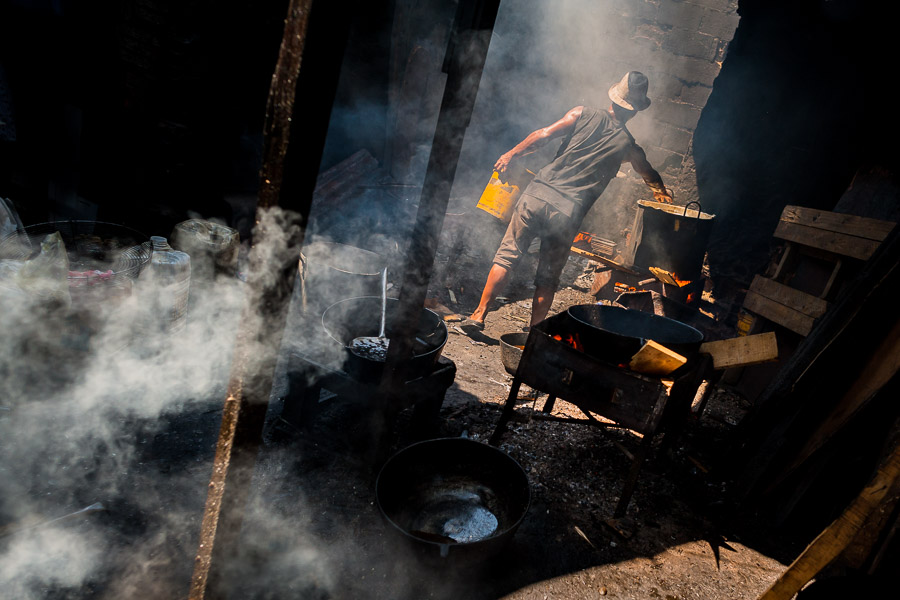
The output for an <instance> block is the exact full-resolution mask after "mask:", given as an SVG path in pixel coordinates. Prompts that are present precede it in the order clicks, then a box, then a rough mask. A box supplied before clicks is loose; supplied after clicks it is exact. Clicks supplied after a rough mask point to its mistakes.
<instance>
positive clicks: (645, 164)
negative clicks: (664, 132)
mask: <svg viewBox="0 0 900 600" xmlns="http://www.w3.org/2000/svg"><path fill="white" fill-rule="evenodd" d="M625 160H626V161H628V162H630V163H631V166H632V167H634V170H635V171H637V172H638V175H640V176H641V177H643V179H644V183H646V184H647V186H648V187H649V188H650V189H651V190H653V199H654V200H656V201H657V202H665V203H667V204H670V203H671V202H672V194H670V193H669V190H667V189H666V186H665V185H664V184H663V180H662V177H660V175H659V172H658V171H657V170H656V169H654V168H653V165H651V164H650V162H649V161H648V160H647V155H646V154H644V149H643V148H641V147H640V146H638V145H637V144H634V145H633V146H632V147H631V150H630V151H629V152H628V154H627V155H626V157H625Z"/></svg>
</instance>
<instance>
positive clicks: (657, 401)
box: [490, 313, 708, 518]
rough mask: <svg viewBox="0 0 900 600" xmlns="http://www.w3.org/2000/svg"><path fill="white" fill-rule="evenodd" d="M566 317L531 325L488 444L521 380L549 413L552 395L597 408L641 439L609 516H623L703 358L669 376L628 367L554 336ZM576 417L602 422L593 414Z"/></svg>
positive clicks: (690, 392)
mask: <svg viewBox="0 0 900 600" xmlns="http://www.w3.org/2000/svg"><path fill="white" fill-rule="evenodd" d="M567 319H568V316H567V315H566V314H565V313H563V314H559V315H556V316H554V317H550V318H549V319H547V320H545V321H543V322H542V323H540V324H538V325H536V326H535V327H534V328H532V330H531V333H530V334H529V336H528V340H527V341H526V342H525V349H524V351H523V352H522V358H521V359H520V361H519V368H518V370H517V371H516V375H515V378H514V379H513V383H512V386H511V389H510V392H509V397H508V398H507V400H506V404H505V405H504V407H503V412H502V413H501V415H500V420H499V422H498V423H497V426H496V428H495V429H494V433H493V434H492V435H491V438H490V443H491V444H492V445H495V446H496V445H497V444H498V443H499V441H500V439H501V437H502V436H503V434H504V432H505V431H506V426H507V424H508V423H509V420H510V419H511V418H512V416H513V412H514V409H515V404H516V399H517V398H518V394H519V388H520V386H521V385H522V384H523V383H524V384H527V385H529V386H531V387H532V388H534V389H537V390H540V391H542V392H544V393H547V394H549V395H550V397H549V399H548V400H547V402H546V404H545V405H544V407H543V410H542V412H545V413H548V412H550V411H551V410H552V409H553V404H554V402H555V401H556V399H557V398H560V399H563V400H565V401H567V402H570V403H572V404H574V405H576V406H577V407H578V408H580V409H581V410H582V411H584V412H585V413H586V414H588V416H589V417H590V414H589V413H596V414H599V415H602V416H604V417H606V418H609V419H611V420H613V421H614V422H615V423H616V425H618V426H621V427H626V428H628V429H631V430H634V431H637V432H638V433H640V434H641V435H642V436H643V439H642V440H641V444H640V447H639V448H638V450H637V451H636V452H635V453H634V455H633V459H632V463H631V467H630V469H629V471H628V475H627V476H626V479H625V483H624V485H623V488H622V494H621V496H620V497H619V502H618V504H617V506H616V509H615V513H614V515H613V516H614V517H616V518H619V517H622V516H624V514H625V511H626V509H627V507H628V503H629V501H630V500H631V496H632V494H633V493H634V488H635V486H636V485H637V479H638V476H639V474H640V471H641V467H642V466H643V463H644V460H645V459H646V458H647V455H648V453H649V451H650V448H651V446H652V443H653V439H654V436H655V435H656V434H657V433H660V432H661V430H662V426H663V424H666V425H667V431H669V432H670V433H672V434H673V436H677V432H678V431H679V429H680V425H681V423H682V422H683V419H684V417H685V416H686V415H687V414H688V412H689V410H690V403H691V400H692V399H693V398H694V395H695V394H696V392H697V388H698V387H699V385H700V382H701V381H702V373H703V371H705V368H706V365H707V364H708V363H707V361H706V360H705V359H697V363H696V364H695V365H694V366H693V368H691V369H690V370H688V371H686V372H685V373H684V374H683V375H682V376H680V377H678V378H676V379H674V380H673V381H669V380H663V379H660V378H656V377H649V376H646V375H641V374H639V373H634V372H632V371H627V370H625V369H623V368H620V367H618V366H616V365H613V364H610V363H606V362H603V361H601V360H598V359H596V358H593V357H592V356H590V355H588V354H585V353H584V352H582V351H580V350H576V349H575V348H573V347H572V346H570V345H568V344H566V343H564V342H563V341H560V340H557V339H554V338H553V335H554V334H556V333H557V332H561V333H562V332H565V330H566V322H567ZM569 422H575V421H574V420H571V421H569ZM579 422H581V423H584V424H589V425H594V426H601V427H603V426H605V424H604V423H602V422H600V421H597V420H596V419H593V418H589V419H587V420H585V421H579ZM673 436H667V438H668V437H673ZM667 441H668V442H670V441H671V440H667Z"/></svg>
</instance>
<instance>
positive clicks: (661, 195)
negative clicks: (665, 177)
mask: <svg viewBox="0 0 900 600" xmlns="http://www.w3.org/2000/svg"><path fill="white" fill-rule="evenodd" d="M653 199H654V200H656V201H657V202H662V203H664V204H672V195H671V194H670V193H669V190H666V189H663V190H662V191H659V192H657V191H654V192H653Z"/></svg>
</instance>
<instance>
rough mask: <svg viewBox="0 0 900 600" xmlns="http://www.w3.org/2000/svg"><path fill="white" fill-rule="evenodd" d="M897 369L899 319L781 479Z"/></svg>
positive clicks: (899, 362) (899, 358)
mask: <svg viewBox="0 0 900 600" xmlns="http://www.w3.org/2000/svg"><path fill="white" fill-rule="evenodd" d="M898 371H900V321H896V322H895V323H894V326H893V328H892V329H891V332H890V333H889V334H888V335H887V337H886V338H885V339H884V341H883V342H882V343H881V344H879V345H878V347H877V348H876V349H875V352H874V353H873V354H872V358H871V359H870V360H869V362H868V363H867V364H866V366H865V368H864V369H863V371H862V373H860V374H859V377H857V379H856V381H855V382H854V383H853V385H852V386H851V387H850V389H849V390H847V393H845V394H844V396H843V397H842V398H841V401H840V402H839V403H838V404H837V408H836V409H835V410H834V412H832V413H831V414H830V415H829V417H828V418H827V419H826V420H825V421H824V422H823V423H822V424H821V425H819V427H818V429H816V431H814V432H813V433H812V435H810V436H809V439H808V440H807V442H806V444H805V445H804V446H803V448H802V449H801V450H800V452H799V453H798V454H797V457H796V458H795V459H794V461H793V463H792V464H791V465H790V467H788V468H787V469H786V470H785V473H784V474H783V475H782V478H783V477H785V476H787V475H788V474H789V473H791V472H793V471H794V470H795V469H796V468H797V467H799V466H800V465H801V464H803V463H804V462H805V461H806V460H807V459H808V458H809V457H810V456H812V454H813V453H815V452H816V451H817V450H819V449H820V448H822V447H823V446H824V445H825V444H826V443H827V442H828V441H829V440H830V439H831V438H832V437H834V436H835V435H837V434H838V433H839V432H840V431H841V430H842V429H843V427H844V426H845V425H846V424H847V423H848V422H850V420H851V419H852V418H853V417H854V416H855V415H857V414H858V413H859V412H860V411H861V410H862V409H863V408H864V407H865V406H866V405H867V404H868V403H869V401H870V400H871V399H872V398H873V397H874V396H875V394H877V393H878V392H879V391H880V390H881V388H882V387H884V386H885V385H887V383H888V382H889V381H890V380H891V378H892V377H894V376H895V375H896V374H897V372H898Z"/></svg>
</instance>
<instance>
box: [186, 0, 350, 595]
mask: <svg viewBox="0 0 900 600" xmlns="http://www.w3.org/2000/svg"><path fill="white" fill-rule="evenodd" d="M352 4H353V2H345V3H340V4H339V5H338V4H337V3H328V2H316V3H315V10H313V2H312V0H291V2H290V5H289V7H288V13H287V18H286V19H285V29H284V36H283V38H282V44H281V50H280V52H279V57H278V63H277V65H276V68H275V72H274V74H273V76H272V83H271V87H270V90H269V98H268V104H267V107H266V122H265V127H264V135H265V139H264V148H263V165H262V168H261V169H260V190H259V199H258V204H257V214H256V228H255V229H254V232H253V242H252V246H251V250H250V265H249V269H248V283H247V286H246V288H245V290H246V291H245V299H244V307H243V310H242V313H241V322H240V326H239V330H238V335H237V339H236V344H235V351H234V358H233V363H232V368H231V373H230V376H229V383H228V392H227V396H226V399H225V405H224V408H223V411H222V424H221V427H220V430H219V439H218V442H217V444H216V455H215V460H214V464H213V472H212V477H211V479H210V483H209V489H208V490H207V499H206V507H205V510H204V514H203V522H202V524H201V528H200V542H199V547H198V550H197V556H196V559H195V563H194V572H193V576H192V578H191V585H190V591H189V598H190V599H191V600H201V599H204V598H223V597H226V596H227V594H228V589H227V588H228V584H227V581H226V574H227V572H228V567H229V565H230V564H231V562H232V561H233V560H234V558H235V556H236V554H237V548H238V545H239V538H240V529H241V523H242V521H243V514H244V507H245V505H246V501H247V498H248V496H249V491H250V482H251V478H252V475H253V468H254V466H255V463H256V457H257V453H258V450H259V446H260V444H261V441H262V432H263V424H264V421H265V415H266V409H267V407H268V401H269V395H270V394H271V391H272V380H273V377H274V373H275V367H276V363H277V358H278V352H279V350H280V346H281V338H282V334H283V332H284V326H285V323H286V320H287V308H288V306H289V304H290V298H291V293H292V291H293V284H294V275H295V273H296V263H297V257H298V255H299V251H300V248H301V246H302V243H303V234H304V229H303V226H304V224H305V222H306V220H307V217H308V216H309V210H310V206H311V204H312V194H313V189H314V188H315V181H316V175H317V172H318V168H319V163H320V162H321V157H322V149H323V148H324V144H325V134H326V133H327V124H328V120H329V116H330V111H331V104H332V102H333V101H334V93H335V90H336V87H337V78H338V73H339V72H340V62H341V59H342V57H343V48H344V44H345V42H346V32H347V31H348V30H347V27H348V26H347V19H345V18H341V17H342V14H343V13H342V11H347V10H352ZM329 5H331V6H330V7H329ZM339 9H340V11H341V12H339ZM311 23H312V24H314V25H315V27H311V26H310V24H311ZM310 58H311V59H312V60H310ZM301 61H302V62H303V68H302V69H301ZM313 83H315V85H314V86H313ZM304 89H309V90H313V91H311V92H310V93H308V94H303V95H302V96H300V95H299V94H298V91H303V90H304ZM291 139H294V140H302V143H293V144H291V143H289V142H290V140H291ZM278 206H281V207H283V208H285V209H289V210H285V211H284V214H283V216H279V217H278V218H277V219H276V218H274V216H275V212H274V211H271V212H270V209H273V208H277V207H278ZM276 240H277V241H278V244H277V246H278V247H277V249H276V250H277V251H275V252H272V251H271V250H272V249H273V248H272V246H273V243H274V242H275V241H276Z"/></svg>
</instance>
